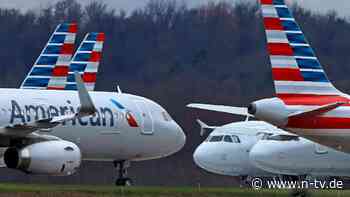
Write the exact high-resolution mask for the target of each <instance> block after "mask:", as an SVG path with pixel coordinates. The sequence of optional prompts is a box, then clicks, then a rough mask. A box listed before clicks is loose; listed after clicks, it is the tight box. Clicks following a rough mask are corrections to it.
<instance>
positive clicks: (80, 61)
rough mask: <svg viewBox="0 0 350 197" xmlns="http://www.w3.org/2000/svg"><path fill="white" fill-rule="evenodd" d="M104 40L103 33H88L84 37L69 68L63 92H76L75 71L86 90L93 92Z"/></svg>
mask: <svg viewBox="0 0 350 197" xmlns="http://www.w3.org/2000/svg"><path fill="white" fill-rule="evenodd" d="M104 40H105V34H104V33H89V34H87V35H86V36H85V38H84V40H83V41H82V42H81V44H80V46H79V48H78V50H77V52H76V53H75V55H74V57H73V59H72V62H71V64H70V66H69V72H68V79H67V84H66V86H65V90H76V83H75V80H74V72H75V71H77V72H79V73H80V74H81V75H82V79H83V81H84V83H85V86H86V88H87V90H89V91H92V90H94V88H95V83H96V74H97V71H98V67H99V64H100V60H101V53H102V48H103V42H104Z"/></svg>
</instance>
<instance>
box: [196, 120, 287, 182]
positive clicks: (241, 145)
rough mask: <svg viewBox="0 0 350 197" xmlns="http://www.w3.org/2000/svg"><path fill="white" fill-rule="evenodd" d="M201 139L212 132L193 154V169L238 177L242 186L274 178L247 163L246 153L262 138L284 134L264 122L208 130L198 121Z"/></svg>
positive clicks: (239, 123)
mask: <svg viewBox="0 0 350 197" xmlns="http://www.w3.org/2000/svg"><path fill="white" fill-rule="evenodd" d="M197 122H198V123H199V125H200V127H201V136H203V135H204V133H205V131H207V130H212V132H211V133H210V134H209V135H208V137H207V139H206V140H205V141H203V142H202V143H201V144H200V145H199V146H198V147H197V148H196V150H195V151H194V153H193V160H194V162H195V163H196V165H197V166H198V167H200V168H202V169H204V170H206V171H208V172H211V173H214V174H220V175H226V176H237V177H240V178H241V181H242V182H248V180H249V179H250V178H252V177H275V176H278V174H277V173H270V171H265V170H262V169H261V168H258V167H256V166H255V165H254V163H252V162H251V161H250V157H249V153H250V151H251V149H252V148H253V147H254V145H255V144H256V143H258V141H259V140H260V139H261V138H263V137H264V136H268V135H273V134H284V133H286V132H284V131H282V130H280V129H278V128H276V127H274V126H272V125H270V124H267V123H265V122H263V121H243V122H233V123H229V124H225V125H223V126H208V125H207V124H205V123H203V122H202V121H200V120H197Z"/></svg>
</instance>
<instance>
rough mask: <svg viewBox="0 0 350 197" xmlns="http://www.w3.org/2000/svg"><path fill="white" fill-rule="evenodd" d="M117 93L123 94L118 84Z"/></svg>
mask: <svg viewBox="0 0 350 197" xmlns="http://www.w3.org/2000/svg"><path fill="white" fill-rule="evenodd" d="M117 93H118V94H123V92H122V90H121V89H120V86H119V85H117Z"/></svg>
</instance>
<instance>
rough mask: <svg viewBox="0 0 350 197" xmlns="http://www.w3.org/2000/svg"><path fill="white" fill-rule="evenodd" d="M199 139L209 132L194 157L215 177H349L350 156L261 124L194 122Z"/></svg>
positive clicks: (244, 178)
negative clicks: (216, 124)
mask: <svg viewBox="0 0 350 197" xmlns="http://www.w3.org/2000/svg"><path fill="white" fill-rule="evenodd" d="M197 121H198V123H199V124H200V127H201V135H203V134H204V131H206V130H212V129H213V131H212V132H211V133H210V135H209V136H208V137H207V139H206V140H205V141H204V142H203V143H201V144H200V145H199V146H198V147H197V148H196V150H195V152H194V153H193V158H194V162H195V163H196V165H197V166H199V167H200V168H202V169H204V170H206V171H208V172H211V173H215V174H220V175H226V176H239V177H241V180H242V181H244V182H249V181H248V180H250V179H252V178H253V177H266V178H276V177H277V178H280V179H284V180H286V179H287V180H305V178H306V177H307V176H308V177H323V178H326V177H348V176H349V175H350V173H349V172H350V167H349V166H348V163H349V162H350V155H349V154H347V153H343V152H340V151H336V150H334V149H332V148H328V147H326V146H322V145H320V144H317V143H315V142H312V141H310V140H307V139H305V138H302V137H299V136H297V135H295V134H290V133H288V132H286V131H284V130H281V129H279V128H277V127H275V126H273V125H271V124H269V123H266V122H263V121H240V122H234V123H230V124H226V125H223V126H219V127H215V126H208V125H207V124H205V123H203V122H202V121H200V120H197Z"/></svg>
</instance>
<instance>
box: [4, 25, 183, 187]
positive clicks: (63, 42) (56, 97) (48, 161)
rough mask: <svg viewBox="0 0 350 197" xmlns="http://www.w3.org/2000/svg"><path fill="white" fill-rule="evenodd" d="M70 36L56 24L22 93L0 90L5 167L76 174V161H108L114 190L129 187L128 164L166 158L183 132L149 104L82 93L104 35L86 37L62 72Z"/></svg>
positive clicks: (87, 86)
mask: <svg viewBox="0 0 350 197" xmlns="http://www.w3.org/2000/svg"><path fill="white" fill-rule="evenodd" d="M75 32H76V27H74V25H71V24H63V25H60V26H59V27H58V28H57V29H56V31H55V33H54V35H53V36H52V37H51V38H50V40H49V43H48V45H47V46H46V47H45V49H44V50H43V52H42V54H41V55H40V57H39V58H38V60H37V61H36V63H35V65H34V66H33V68H32V70H31V71H30V73H29V75H28V76H27V78H26V79H25V81H24V83H23V84H22V86H21V89H9V88H1V89H0V103H1V104H0V114H1V116H0V125H1V126H0V136H1V137H0V146H1V147H3V148H4V149H5V151H4V153H3V155H2V156H3V160H4V163H5V166H6V167H8V168H13V169H17V170H20V171H23V172H25V173H30V174H45V175H61V176H64V175H70V174H72V173H74V172H75V171H76V170H77V169H78V167H79V166H80V164H81V160H82V159H83V160H94V161H107V162H113V163H114V165H115V167H116V168H117V170H118V178H117V180H116V185H126V184H130V183H131V179H130V178H128V177H126V175H127V167H128V164H129V162H130V161H142V160H148V159H157V158H161V157H165V156H168V155H171V154H173V153H175V152H177V151H179V150H180V149H181V148H182V147H183V146H184V144H185V140H186V137H185V134H184V132H183V131H182V129H181V127H180V126H179V125H178V124H177V123H176V122H175V121H174V120H173V119H172V118H171V116H170V115H169V114H168V113H167V111H166V110H165V109H164V108H162V107H161V106H160V105H159V104H157V103H155V102H154V101H151V100H149V99H147V98H144V97H140V96H136V95H131V94H126V93H122V92H121V91H118V92H94V91H90V92H88V90H91V88H93V86H92V85H91V84H92V83H94V79H95V77H96V72H97V67H96V66H97V65H98V62H99V60H100V57H101V49H102V48H101V47H102V45H101V44H100V43H101V41H103V39H104V36H103V34H89V36H87V37H86V39H85V40H86V42H83V43H82V45H81V48H83V50H81V51H80V50H79V49H78V52H77V53H80V52H82V54H81V55H79V54H77V55H76V59H75V58H74V57H73V63H72V64H70V67H67V65H69V63H67V61H66V60H67V59H69V58H70V54H71V53H72V50H71V43H72V40H73V39H72V35H74V34H75ZM74 36H75V35H74ZM73 42H74V41H73ZM67 43H69V44H68V45H67ZM85 43H87V44H85ZM96 45H97V46H96ZM88 51H90V52H88ZM72 65H74V66H72ZM70 70H71V71H70ZM85 71H86V72H85ZM95 71H96V72H95ZM67 74H68V75H67ZM72 76H73V79H74V81H73V80H72ZM62 81H63V83H62ZM67 89H68V90H67ZM70 89H77V91H72V90H70Z"/></svg>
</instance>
